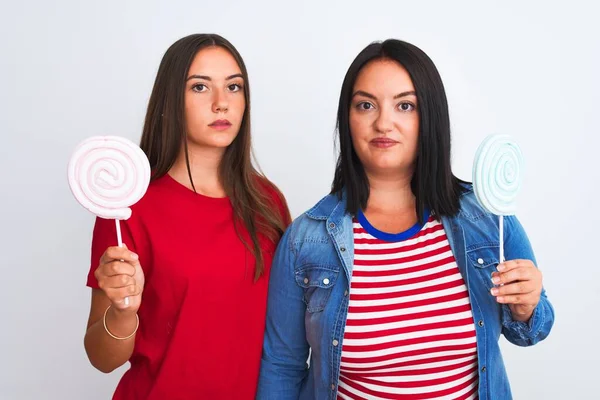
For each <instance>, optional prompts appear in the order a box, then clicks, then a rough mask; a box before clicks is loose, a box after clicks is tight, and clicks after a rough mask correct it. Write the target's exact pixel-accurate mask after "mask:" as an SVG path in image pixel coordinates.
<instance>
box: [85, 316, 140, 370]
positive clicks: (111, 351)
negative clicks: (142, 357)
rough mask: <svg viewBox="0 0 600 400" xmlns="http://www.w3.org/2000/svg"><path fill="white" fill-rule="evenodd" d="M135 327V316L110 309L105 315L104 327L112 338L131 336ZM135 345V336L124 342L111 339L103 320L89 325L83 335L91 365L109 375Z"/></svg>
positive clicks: (123, 360)
mask: <svg viewBox="0 0 600 400" xmlns="http://www.w3.org/2000/svg"><path fill="white" fill-rule="evenodd" d="M136 326H137V318H136V314H135V313H132V312H129V311H116V310H115V309H114V308H112V307H111V308H110V309H109V310H108V312H107V314H106V327H107V328H108V330H109V331H110V333H112V334H113V335H114V336H117V337H120V338H124V337H127V336H129V335H131V333H132V332H134V331H135V329H136ZM134 344H135V335H133V336H132V337H131V338H128V339H125V340H118V339H115V338H113V337H111V336H110V335H109V334H108V333H107V332H106V329H105V328H104V318H100V319H99V320H97V321H96V322H94V323H93V324H91V325H90V326H89V327H88V329H87V331H86V334H85V339H84V345H85V350H86V353H87V355H88V358H89V360H90V362H91V364H92V365H93V366H94V367H95V368H97V369H98V370H100V371H102V372H105V373H109V372H112V371H113V370H115V369H117V368H119V367H120V366H122V365H123V364H125V363H126V362H127V361H128V360H129V358H130V357H131V354H132V353H133V347H134Z"/></svg>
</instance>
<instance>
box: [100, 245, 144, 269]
mask: <svg viewBox="0 0 600 400" xmlns="http://www.w3.org/2000/svg"><path fill="white" fill-rule="evenodd" d="M115 260H122V261H125V262H128V263H130V264H132V265H136V264H137V263H139V256H138V255H137V254H135V253H134V252H132V251H129V250H127V248H126V247H118V246H113V247H109V248H108V249H106V251H105V252H104V254H103V255H102V258H101V259H100V264H107V263H109V262H111V261H115Z"/></svg>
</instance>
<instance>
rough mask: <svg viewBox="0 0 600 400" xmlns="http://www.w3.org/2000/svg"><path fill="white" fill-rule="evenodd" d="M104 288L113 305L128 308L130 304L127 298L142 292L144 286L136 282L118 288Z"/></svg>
mask: <svg viewBox="0 0 600 400" xmlns="http://www.w3.org/2000/svg"><path fill="white" fill-rule="evenodd" d="M102 290H103V291H104V293H106V296H107V297H108V298H109V299H110V301H111V302H112V303H113V305H115V306H116V307H118V308H120V309H123V308H127V306H128V305H127V304H125V302H124V299H125V298H128V297H129V298H130V297H135V296H138V295H140V294H141V293H142V288H141V287H140V286H139V285H137V284H135V283H133V284H130V285H127V286H122V287H117V288H114V287H102Z"/></svg>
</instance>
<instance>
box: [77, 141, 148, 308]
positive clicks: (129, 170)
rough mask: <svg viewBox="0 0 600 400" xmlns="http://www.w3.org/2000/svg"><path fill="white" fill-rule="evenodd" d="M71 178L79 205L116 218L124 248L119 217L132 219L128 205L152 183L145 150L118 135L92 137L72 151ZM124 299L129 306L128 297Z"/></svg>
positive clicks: (142, 194)
mask: <svg viewBox="0 0 600 400" xmlns="http://www.w3.org/2000/svg"><path fill="white" fill-rule="evenodd" d="M68 178H69V187H70V189H71V192H72V193H73V196H75V199H76V200H77V201H78V202H79V204H81V205H82V206H83V207H85V208H86V209H87V210H89V211H90V212H92V213H93V214H95V215H97V216H98V217H101V218H106V219H113V218H114V219H115V224H116V228H117V243H118V246H119V247H123V240H122V236H121V225H120V220H126V219H129V217H130V216H131V209H130V208H129V207H131V206H132V205H134V204H135V203H137V202H138V201H139V200H140V199H141V198H142V197H143V196H144V194H145V193H146V190H147V189H148V185H149V184H150V163H149V162H148V158H147V157H146V155H145V154H144V152H143V151H142V149H140V148H139V146H137V145H136V144H135V143H133V142H132V141H130V140H128V139H125V138H122V137H118V136H95V137H91V138H89V139H87V140H84V141H83V142H82V143H80V144H79V146H77V148H76V149H75V151H74V152H73V155H72V156H71V159H70V161H69V167H68ZM123 302H124V304H125V306H128V305H129V298H128V297H126V298H125V299H124V300H123Z"/></svg>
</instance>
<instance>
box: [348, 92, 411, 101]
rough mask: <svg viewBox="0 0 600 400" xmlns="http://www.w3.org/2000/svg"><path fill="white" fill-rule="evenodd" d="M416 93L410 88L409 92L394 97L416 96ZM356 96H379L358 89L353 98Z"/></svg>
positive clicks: (371, 97) (370, 97)
mask: <svg viewBox="0 0 600 400" xmlns="http://www.w3.org/2000/svg"><path fill="white" fill-rule="evenodd" d="M416 95H417V94H416V93H415V91H414V90H409V91H407V92H402V93H398V94H397V95H395V96H394V99H399V98H400V97H406V96H416ZM354 96H363V97H367V98H369V99H373V100H377V98H376V97H375V96H373V95H372V94H371V93H367V92H365V91H363V90H357V91H356V92H354V94H352V98H354Z"/></svg>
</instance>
